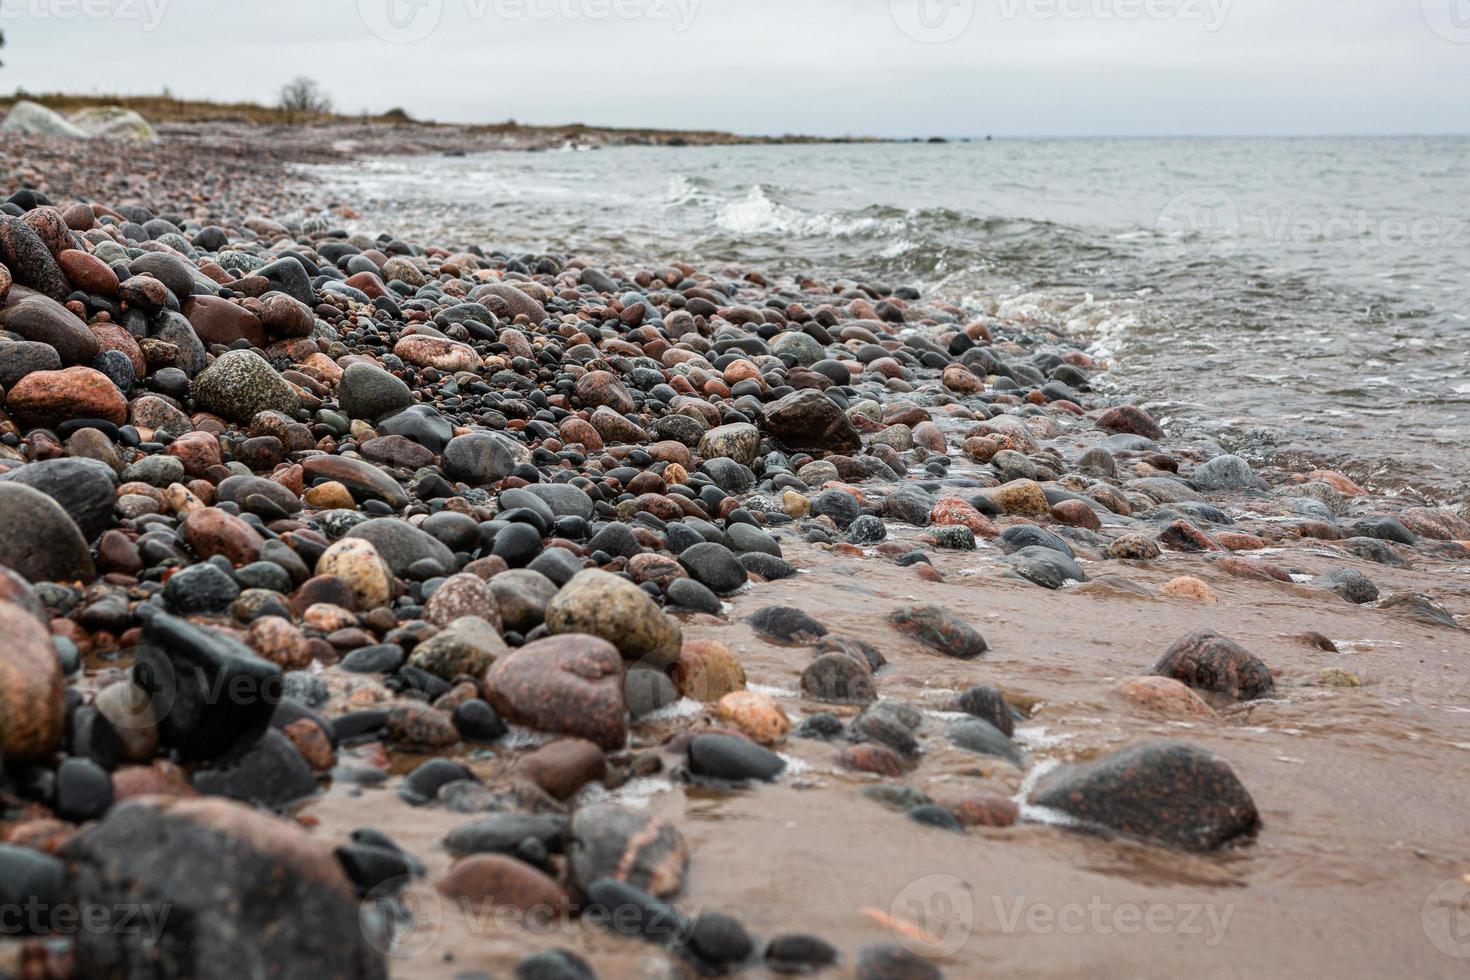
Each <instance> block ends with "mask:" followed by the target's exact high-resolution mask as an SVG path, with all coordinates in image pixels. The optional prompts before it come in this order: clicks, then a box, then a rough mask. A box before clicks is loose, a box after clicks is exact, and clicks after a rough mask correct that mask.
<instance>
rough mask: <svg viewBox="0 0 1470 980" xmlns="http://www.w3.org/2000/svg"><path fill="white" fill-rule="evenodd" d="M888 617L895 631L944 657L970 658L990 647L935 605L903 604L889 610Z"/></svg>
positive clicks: (982, 638)
mask: <svg viewBox="0 0 1470 980" xmlns="http://www.w3.org/2000/svg"><path fill="white" fill-rule="evenodd" d="M887 619H888V625H889V626H892V627H893V628H894V629H896V630H898V632H900V633H902V634H904V635H905V636H908V637H911V638H913V639H915V640H918V641H919V642H920V643H922V644H924V645H925V646H927V647H929V648H930V649H932V650H935V651H936V652H938V653H942V654H944V655H945V656H946V657H955V658H958V659H960V660H971V659H973V658H975V657H978V656H980V655H981V654H983V653H984V652H985V651H986V650H988V649H989V646H988V645H987V644H986V642H985V638H984V637H982V636H981V635H980V634H979V633H977V632H976V631H975V629H974V628H973V627H971V626H970V625H969V624H968V623H965V622H962V621H961V620H959V619H958V618H957V617H955V616H954V615H953V614H952V613H950V612H949V611H948V610H945V609H941V608H939V607H938V606H905V607H903V608H900V609H895V610H894V611H893V612H891V613H889V614H888V617H887Z"/></svg>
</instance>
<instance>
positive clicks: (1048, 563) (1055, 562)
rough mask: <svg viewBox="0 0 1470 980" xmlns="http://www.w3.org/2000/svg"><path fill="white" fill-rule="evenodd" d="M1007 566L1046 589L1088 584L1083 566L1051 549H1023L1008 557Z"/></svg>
mask: <svg viewBox="0 0 1470 980" xmlns="http://www.w3.org/2000/svg"><path fill="white" fill-rule="evenodd" d="M1006 564H1007V565H1009V566H1010V567H1011V570H1012V571H1014V572H1015V573H1016V574H1017V575H1020V576H1021V577H1022V578H1024V579H1026V580H1027V581H1029V582H1032V583H1034V584H1036V585H1039V586H1041V587H1042V588H1044V589H1060V588H1062V587H1063V586H1065V585H1067V584H1068V583H1069V582H1086V581H1087V575H1086V574H1084V573H1083V571H1082V566H1080V565H1078V564H1077V563H1076V562H1075V561H1073V560H1072V559H1071V558H1068V557H1067V556H1066V555H1064V554H1062V553H1061V552H1060V551H1054V550H1052V549H1051V548H1041V547H1032V548H1022V549H1021V550H1020V551H1018V552H1016V553H1015V554H1013V555H1009V556H1007V557H1006Z"/></svg>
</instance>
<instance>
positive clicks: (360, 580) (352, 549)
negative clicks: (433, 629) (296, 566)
mask: <svg viewBox="0 0 1470 980" xmlns="http://www.w3.org/2000/svg"><path fill="white" fill-rule="evenodd" d="M316 574H318V575H331V576H334V577H335V578H338V579H340V580H341V581H342V582H343V583H345V584H346V585H347V588H348V589H349V590H351V592H352V597H353V599H354V600H356V602H357V608H359V609H361V610H363V611H364V612H366V611H367V610H370V609H377V608H379V607H380V606H386V605H387V604H388V602H389V601H390V600H391V599H392V598H393V576H392V574H391V572H390V570H389V568H388V564H387V563H386V562H385V561H383V559H382V557H381V556H380V555H379V554H378V549H377V548H376V547H374V546H373V543H372V542H371V541H368V540H366V539H364V538H353V537H347V538H343V539H342V540H341V541H338V542H337V543H336V544H334V545H332V546H331V547H330V548H328V549H327V550H326V551H325V552H323V553H322V556H321V558H319V559H317V563H316Z"/></svg>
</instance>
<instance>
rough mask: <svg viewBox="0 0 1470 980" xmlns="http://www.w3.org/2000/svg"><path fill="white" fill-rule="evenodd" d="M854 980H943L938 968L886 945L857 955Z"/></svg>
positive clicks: (873, 947) (897, 948)
mask: <svg viewBox="0 0 1470 980" xmlns="http://www.w3.org/2000/svg"><path fill="white" fill-rule="evenodd" d="M853 975H854V977H856V980H943V978H944V974H943V973H942V972H940V969H939V967H937V966H935V965H934V964H933V963H931V962H930V961H929V960H927V959H925V958H924V957H922V956H920V955H919V954H918V953H915V952H913V951H912V950H908V949H905V948H904V947H902V946H896V945H892V944H888V943H884V944H879V945H876V946H868V947H866V948H865V949H863V951H862V952H861V953H859V954H858V962H857V972H856V973H854V974H853Z"/></svg>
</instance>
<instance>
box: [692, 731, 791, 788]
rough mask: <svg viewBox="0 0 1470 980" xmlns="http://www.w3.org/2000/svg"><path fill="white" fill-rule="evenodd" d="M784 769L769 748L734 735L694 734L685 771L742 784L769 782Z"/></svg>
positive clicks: (783, 762) (781, 762) (783, 763)
mask: <svg viewBox="0 0 1470 980" xmlns="http://www.w3.org/2000/svg"><path fill="white" fill-rule="evenodd" d="M785 769H786V763H785V761H784V760H783V759H782V758H781V757H780V756H779V755H777V754H776V753H774V752H772V751H771V750H770V749H766V748H763V747H761V746H759V745H757V744H755V743H754V742H752V741H751V740H750V739H748V738H740V737H738V736H735V735H696V736H695V737H694V738H693V739H692V740H691V741H690V742H689V771H690V772H692V773H694V774H695V775H696V776H706V777H709V778H711V779H724V780H729V781H731V782H743V781H745V780H747V779H759V780H764V781H766V782H769V781H771V780H773V779H775V778H776V777H777V776H779V775H780V774H781V773H782V772H784V771H785Z"/></svg>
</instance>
